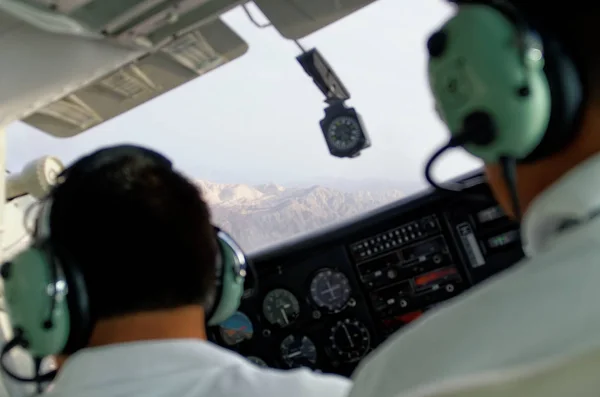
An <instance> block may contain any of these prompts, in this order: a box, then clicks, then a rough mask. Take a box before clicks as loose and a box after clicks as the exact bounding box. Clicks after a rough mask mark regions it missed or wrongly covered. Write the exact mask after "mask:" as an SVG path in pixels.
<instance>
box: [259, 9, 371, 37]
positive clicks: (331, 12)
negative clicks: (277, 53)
mask: <svg viewBox="0 0 600 397" xmlns="http://www.w3.org/2000/svg"><path fill="white" fill-rule="evenodd" d="M374 1H375V0H254V3H255V4H256V5H257V6H258V8H259V9H260V10H261V11H262V13H263V14H265V16H266V17H267V19H268V20H269V21H270V22H271V24H273V26H274V27H275V29H277V30H278V31H279V33H281V35H282V36H283V37H286V38H288V39H292V40H297V39H301V38H303V37H304V36H307V35H309V34H311V33H313V32H315V31H317V30H319V29H321V28H324V27H325V26H327V25H329V24H331V23H333V22H335V21H337V20H339V19H341V18H344V17H345V16H347V15H349V14H351V13H353V12H355V11H358V10H359V9H361V8H363V7H364V6H367V5H369V4H371V3H373V2H374Z"/></svg>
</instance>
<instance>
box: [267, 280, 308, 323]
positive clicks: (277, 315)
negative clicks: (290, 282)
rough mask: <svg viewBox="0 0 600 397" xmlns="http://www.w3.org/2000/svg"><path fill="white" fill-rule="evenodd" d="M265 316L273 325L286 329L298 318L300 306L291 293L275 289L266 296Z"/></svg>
mask: <svg viewBox="0 0 600 397" xmlns="http://www.w3.org/2000/svg"><path fill="white" fill-rule="evenodd" d="M263 314H264V315H265V318H266V319H267V321H268V322H270V323H271V324H278V325H280V326H281V327H286V326H288V325H289V324H291V323H293V322H294V321H295V320H296V319H297V318H298V315H299V314H300V304H299V303H298V299H296V297H295V296H294V294H292V293H291V292H290V291H288V290H285V289H281V288H279V289H274V290H273V291H271V292H269V293H268V294H267V296H265V300H264V301H263Z"/></svg>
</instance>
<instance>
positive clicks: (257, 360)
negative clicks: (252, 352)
mask: <svg viewBox="0 0 600 397" xmlns="http://www.w3.org/2000/svg"><path fill="white" fill-rule="evenodd" d="M246 358H247V359H248V361H250V362H251V363H252V364H256V365H258V366H259V367H265V368H266V367H268V365H267V363H266V362H265V361H264V360H263V359H262V358H258V357H255V356H248V357H246Z"/></svg>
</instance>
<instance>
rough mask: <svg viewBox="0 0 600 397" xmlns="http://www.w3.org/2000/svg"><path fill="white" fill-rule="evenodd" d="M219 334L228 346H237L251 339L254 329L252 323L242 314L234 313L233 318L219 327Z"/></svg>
mask: <svg viewBox="0 0 600 397" xmlns="http://www.w3.org/2000/svg"><path fill="white" fill-rule="evenodd" d="M219 334H221V338H223V342H225V343H226V344H227V345H229V346H233V345H237V344H238V343H240V342H243V341H245V340H248V339H252V335H253V334H254V327H253V326H252V322H251V321H250V319H249V318H248V316H246V315H245V314H244V313H242V312H235V313H234V314H233V316H231V317H229V318H228V319H227V320H225V321H224V322H222V323H221V324H220V325H219Z"/></svg>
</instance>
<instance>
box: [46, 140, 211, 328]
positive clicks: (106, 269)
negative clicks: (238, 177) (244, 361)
mask: <svg viewBox="0 0 600 397" xmlns="http://www.w3.org/2000/svg"><path fill="white" fill-rule="evenodd" d="M129 148H131V147H129ZM116 152H119V153H118V154H117V155H115V156H113V154H115V153H116ZM144 153H146V152H145V151H143V150H139V151H137V152H136V151H135V150H133V151H127V150H123V147H122V146H121V147H111V148H106V149H102V150H99V151H97V152H94V153H92V154H91V155H89V156H86V157H84V158H82V159H80V160H78V161H77V162H76V163H75V164H73V166H72V167H70V168H69V169H68V170H67V173H66V176H65V179H64V181H63V182H61V183H60V184H59V185H58V186H57V187H56V188H55V189H54V191H53V194H52V200H53V202H52V211H51V214H50V230H51V244H52V246H53V247H54V249H55V250H56V252H57V256H58V257H59V259H61V258H62V257H66V258H67V259H68V260H69V261H70V262H72V263H74V264H76V265H77V266H78V267H79V269H80V270H81V272H82V274H83V276H84V279H85V282H86V286H87V291H88V294H89V300H90V306H91V307H90V309H91V311H92V314H93V316H94V317H95V318H107V317H113V316H118V315H123V314H128V313H134V312H141V311H152V310H159V309H168V308H176V307H180V306H185V305H190V304H205V303H206V300H207V298H208V295H209V294H210V293H211V292H212V290H213V285H214V276H215V261H216V255H217V243H216V239H215V232H214V230H213V227H212V225H211V222H210V212H209V209H208V207H207V205H206V203H205V202H204V201H203V200H202V198H201V196H200V190H199V187H198V186H196V185H194V184H193V183H191V182H190V181H189V180H187V179H186V178H185V177H184V176H183V175H181V174H180V173H178V172H176V171H174V170H172V169H171V167H170V163H169V164H167V165H168V166H167V165H165V164H164V163H160V162H157V161H156V159H155V158H154V159H153V158H151V157H149V156H147V155H145V154H144ZM156 155H157V156H159V155H158V154H156ZM99 158H101V161H98V159H99ZM165 161H166V159H165ZM91 163H95V165H94V166H92V167H90V164H91ZM59 179H60V178H59Z"/></svg>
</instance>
